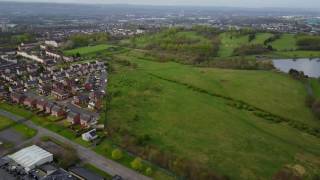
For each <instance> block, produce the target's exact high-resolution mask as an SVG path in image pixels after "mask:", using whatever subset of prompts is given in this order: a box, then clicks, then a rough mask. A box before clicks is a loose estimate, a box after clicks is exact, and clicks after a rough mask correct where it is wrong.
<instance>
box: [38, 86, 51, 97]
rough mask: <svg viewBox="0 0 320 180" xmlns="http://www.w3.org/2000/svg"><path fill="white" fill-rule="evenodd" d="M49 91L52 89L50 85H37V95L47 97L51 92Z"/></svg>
mask: <svg viewBox="0 0 320 180" xmlns="http://www.w3.org/2000/svg"><path fill="white" fill-rule="evenodd" d="M51 89H52V87H51V86H50V84H43V85H39V87H38V93H39V94H41V95H45V96H48V95H49V94H50V92H51Z"/></svg>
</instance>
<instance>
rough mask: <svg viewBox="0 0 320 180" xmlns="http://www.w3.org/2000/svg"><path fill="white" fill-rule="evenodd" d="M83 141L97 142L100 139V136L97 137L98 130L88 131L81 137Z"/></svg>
mask: <svg viewBox="0 0 320 180" xmlns="http://www.w3.org/2000/svg"><path fill="white" fill-rule="evenodd" d="M81 137H82V139H83V140H84V141H92V140H95V139H97V138H98V135H97V130H96V129H92V130H91V131H88V132H86V133H83V134H82V135H81Z"/></svg>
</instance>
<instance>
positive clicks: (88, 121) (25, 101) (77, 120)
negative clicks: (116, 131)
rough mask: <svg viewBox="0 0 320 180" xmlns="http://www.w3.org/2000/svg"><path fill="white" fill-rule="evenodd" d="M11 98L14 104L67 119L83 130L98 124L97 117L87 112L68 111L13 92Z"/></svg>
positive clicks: (41, 99)
mask: <svg viewBox="0 0 320 180" xmlns="http://www.w3.org/2000/svg"><path fill="white" fill-rule="evenodd" d="M10 97H11V100H12V102H14V103H17V104H20V105H24V106H26V107H28V108H32V109H37V110H39V111H42V112H44V113H46V114H49V115H52V116H55V117H60V118H66V119H67V121H68V122H70V123H71V124H73V125H76V124H79V125H81V126H82V127H83V128H90V127H92V126H94V125H96V124H97V117H95V116H91V115H89V114H88V113H86V112H82V113H81V112H76V111H72V110H70V109H68V107H64V106H61V105H59V104H57V103H54V102H51V101H48V100H45V99H43V98H41V97H38V96H31V95H27V94H21V93H16V92H13V93H11V96H10Z"/></svg>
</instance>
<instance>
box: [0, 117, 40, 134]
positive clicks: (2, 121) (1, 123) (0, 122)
mask: <svg viewBox="0 0 320 180" xmlns="http://www.w3.org/2000/svg"><path fill="white" fill-rule="evenodd" d="M6 128H13V129H14V130H15V131H16V132H18V133H20V134H21V135H22V136H23V137H24V138H25V139H30V138H32V137H33V136H35V135H36V134H37V131H36V130H35V129H32V128H30V127H28V126H26V125H24V124H18V123H16V122H14V121H13V120H11V119H9V118H6V117H3V116H0V130H3V129H6Z"/></svg>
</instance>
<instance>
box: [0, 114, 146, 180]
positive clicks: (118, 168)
mask: <svg viewBox="0 0 320 180" xmlns="http://www.w3.org/2000/svg"><path fill="white" fill-rule="evenodd" d="M0 114H1V115H2V116H5V117H7V118H10V119H12V120H14V121H17V122H21V123H24V124H25V125H27V126H29V127H31V128H33V129H36V130H37V131H38V134H37V135H36V136H35V137H34V138H32V139H31V140H32V141H35V140H38V139H39V138H40V137H41V136H50V137H53V138H55V139H57V140H58V141H61V142H62V143H65V144H69V145H71V146H72V147H73V148H74V149H76V150H77V152H78V155H79V157H80V159H81V160H82V161H84V162H87V163H90V164H93V165H94V166H96V167H97V168H99V169H101V170H103V171H105V172H107V173H108V174H110V175H120V176H122V177H123V178H124V179H128V180H151V178H149V177H146V176H144V175H142V174H140V173H138V172H136V171H133V170H131V169H129V168H127V167H125V166H123V165H121V164H119V163H117V162H115V161H112V160H110V159H106V158H105V157H103V156H101V155H99V154H97V153H96V152H94V151H92V150H91V149H89V148H86V147H83V146H81V145H79V144H77V143H75V142H73V141H71V140H69V139H67V138H65V137H63V136H61V135H59V134H56V133H54V132H52V131H49V130H48V129H45V128H42V127H40V126H38V125H36V124H34V123H33V122H31V121H30V120H25V119H24V118H22V117H20V116H17V115H15V114H12V113H10V112H7V111H4V110H2V109H0Z"/></svg>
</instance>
